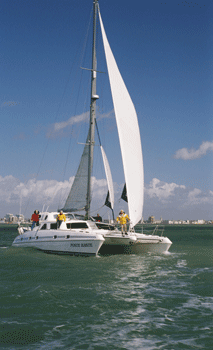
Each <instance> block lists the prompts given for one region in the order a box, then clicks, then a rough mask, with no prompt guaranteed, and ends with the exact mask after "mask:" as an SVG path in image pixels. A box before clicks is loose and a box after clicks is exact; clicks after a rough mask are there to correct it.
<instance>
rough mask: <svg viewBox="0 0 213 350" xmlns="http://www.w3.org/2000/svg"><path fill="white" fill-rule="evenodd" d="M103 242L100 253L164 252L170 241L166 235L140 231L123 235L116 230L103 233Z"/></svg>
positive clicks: (167, 248)
mask: <svg viewBox="0 0 213 350" xmlns="http://www.w3.org/2000/svg"><path fill="white" fill-rule="evenodd" d="M104 238H105V241H104V244H103V246H102V248H101V250H100V253H104V252H106V253H108V254H110V253H126V254H141V253H147V252H151V253H166V252H167V251H168V250H169V248H170V246H171V244H172V242H171V241H170V239H169V238H167V237H160V236H156V235H145V234H140V233H129V234H128V235H126V236H125V237H123V236H122V234H121V233H120V232H119V231H118V232H115V233H105V234H104Z"/></svg>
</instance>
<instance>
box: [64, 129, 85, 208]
mask: <svg viewBox="0 0 213 350" xmlns="http://www.w3.org/2000/svg"><path fill="white" fill-rule="evenodd" d="M89 134H90V133H88V136H87V140H86V144H85V146H84V150H83V153H82V156H81V161H80V164H79V167H78V170H77V173H76V175H75V179H74V182H73V184H72V187H71V190H70V193H69V195H68V197H67V200H66V203H65V205H64V208H63V210H64V211H65V212H69V211H78V210H85V208H86V204H87V198H86V195H87V180H88V161H89Z"/></svg>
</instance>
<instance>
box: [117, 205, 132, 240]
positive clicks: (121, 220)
mask: <svg viewBox="0 0 213 350" xmlns="http://www.w3.org/2000/svg"><path fill="white" fill-rule="evenodd" d="M116 221H117V222H118V223H119V224H120V225H121V232H122V236H124V235H125V234H126V235H127V226H126V223H127V221H129V217H128V215H127V214H125V212H124V211H123V210H121V211H120V213H119V216H118V217H117V219H116Z"/></svg>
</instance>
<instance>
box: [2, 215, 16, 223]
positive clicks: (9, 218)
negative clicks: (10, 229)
mask: <svg viewBox="0 0 213 350" xmlns="http://www.w3.org/2000/svg"><path fill="white" fill-rule="evenodd" d="M4 219H5V222H17V221H18V218H17V217H16V216H14V215H13V214H10V213H8V214H6V215H5V217H4Z"/></svg>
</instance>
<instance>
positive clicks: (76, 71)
mask: <svg viewBox="0 0 213 350" xmlns="http://www.w3.org/2000/svg"><path fill="white" fill-rule="evenodd" d="M99 4H100V9H101V14H102V19H103V22H104V26H105V30H106V33H107V36H108V40H109V42H110V45H111V48H112V51H113V53H114V56H115V58H116V61H117V63H118V66H119V69H120V72H121V74H122V76H123V78H124V81H125V83H126V85H127V87H128V90H129V93H130V95H131V97H132V100H133V102H134V104H135V107H136V110H137V114H138V120H139V126H140V131H141V139H142V147H143V156H144V171H145V202H144V218H145V219H147V218H148V216H150V215H155V217H156V218H160V217H161V216H162V217H163V218H164V219H206V220H207V219H213V181H212V171H213V122H212V78H213V74H212V73H213V72H212V59H213V57H212V56H213V49H212V48H213V42H212V38H213V21H212V17H213V8H212V4H211V2H210V0H203V1H202V2H201V1H198V0H197V2H193V1H192V2H190V1H188V2H186V1H179V0H177V1H176V0H172V1H171V0H170V1H168V0H165V1H164V2H163V1H162V0H159V1H157V0H150V1H139V0H136V1H135V2H134V5H133V4H132V3H131V2H129V1H126V0H122V1H121V0H116V2H115V1H113V0H108V1H106V0H100V1H99ZM91 10H92V1H88V0H87V1H86V0H82V1H73V0H69V1H68V0H60V1H59V0H51V1H50V0H49V1H48V0H42V1H40V0H37V1H35V2H33V1H23V0H19V1H14V0H9V1H8V0H7V1H6V0H2V1H1V4H0V29H1V54H0V59H1V86H0V98H1V101H0V106H1V110H0V111H1V139H0V145H1V154H0V164H1V171H0V217H3V216H4V215H5V214H6V213H7V212H12V213H13V214H16V213H19V212H20V210H21V211H22V212H23V213H24V215H25V216H30V214H31V211H32V210H34V209H35V208H38V209H39V210H41V209H42V207H43V205H44V204H45V205H46V206H47V205H49V206H50V209H52V210H54V209H57V208H58V206H60V205H61V204H62V205H63V203H64V200H65V198H66V195H67V193H68V191H69V187H70V184H71V182H72V180H73V176H74V174H75V171H76V169H77V166H78V161H79V157H80V155H81V152H82V147H83V146H82V145H79V143H83V142H85V139H86V134H87V123H86V120H87V111H88V109H89V93H90V82H89V81H90V73H89V72H87V71H82V70H81V69H80V68H79V67H80V66H83V67H86V68H90V65H91V57H90V56H91V49H90V39H88V40H86V37H87V33H88V38H90V34H91V24H90V26H89V23H90V22H91ZM98 39H100V40H98V47H97V54H98V69H99V70H100V71H103V72H106V64H105V62H104V59H103V53H102V42H101V38H100V31H99V32H98ZM85 43H86V44H85ZM107 79H108V78H107V75H106V74H105V73H103V74H102V73H101V74H99V75H98V85H97V93H98V94H99V96H100V100H99V102H98V125H99V131H100V134H101V139H102V144H103V146H104V148H105V151H106V153H107V156H108V160H109V163H110V166H111V168H112V176H113V180H114V184H115V191H116V198H117V202H116V210H117V211H118V210H119V209H120V208H125V209H126V207H125V204H124V203H122V202H121V201H119V195H120V192H121V190H122V186H123V183H124V178H123V171H122V164H121V159H120V150H119V144H118V140H117V131H116V124H115V120H114V116H113V112H112V110H113V106H112V102H111V100H110V93H109V83H108V80H107ZM80 82H81V85H80ZM73 118H75V119H73ZM56 123H58V124H57V125H58V126H60V127H59V128H58V129H57V130H58V131H54V130H55V125H56ZM59 129H60V130H59ZM105 194H106V181H105V178H104V171H103V166H102V165H101V158H100V155H97V158H95V162H94V208H99V207H100V206H101V205H102V203H103V201H104V199H105ZM95 210H96V209H95ZM100 212H101V213H102V215H103V216H105V218H106V217H107V216H108V211H107V209H106V208H103V209H101V210H100Z"/></svg>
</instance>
